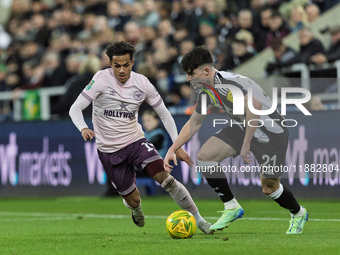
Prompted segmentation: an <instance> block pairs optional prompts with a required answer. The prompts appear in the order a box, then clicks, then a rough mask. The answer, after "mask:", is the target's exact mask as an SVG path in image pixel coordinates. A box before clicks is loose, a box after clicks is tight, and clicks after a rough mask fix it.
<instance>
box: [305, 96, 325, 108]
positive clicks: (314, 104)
mask: <svg viewBox="0 0 340 255" xmlns="http://www.w3.org/2000/svg"><path fill="white" fill-rule="evenodd" d="M304 106H305V107H306V108H307V110H309V111H322V110H325V107H324V105H323V104H322V101H321V99H320V97H319V96H316V95H312V97H311V99H310V100H309V101H308V102H307V103H306V104H305V105H304Z"/></svg>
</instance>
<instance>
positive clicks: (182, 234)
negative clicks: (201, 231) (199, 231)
mask: <svg viewBox="0 0 340 255" xmlns="http://www.w3.org/2000/svg"><path fill="white" fill-rule="evenodd" d="M166 232H167V233H168V234H169V236H170V237H171V238H175V239H181V238H190V237H192V236H193V234H195V232H196V220H195V217H194V216H193V215H192V214H191V213H189V212H187V211H184V210H179V211H176V212H173V213H172V214H170V215H169V217H168V218H167V219H166Z"/></svg>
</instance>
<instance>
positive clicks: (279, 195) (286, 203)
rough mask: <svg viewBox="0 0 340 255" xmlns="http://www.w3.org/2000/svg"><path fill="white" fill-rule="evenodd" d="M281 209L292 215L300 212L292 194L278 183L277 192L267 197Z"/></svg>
mask: <svg viewBox="0 0 340 255" xmlns="http://www.w3.org/2000/svg"><path fill="white" fill-rule="evenodd" d="M268 197H270V198H272V199H273V200H274V201H275V202H276V203H278V204H279V205H280V206H281V207H283V208H285V209H287V210H289V211H290V212H291V213H292V214H296V213H298V212H299V211H300V208H301V206H300V204H299V203H298V201H296V199H295V197H294V195H293V193H292V192H291V191H290V190H289V189H288V188H287V187H286V186H284V185H282V184H281V183H280V187H279V189H278V190H277V191H275V192H273V193H272V194H270V195H268Z"/></svg>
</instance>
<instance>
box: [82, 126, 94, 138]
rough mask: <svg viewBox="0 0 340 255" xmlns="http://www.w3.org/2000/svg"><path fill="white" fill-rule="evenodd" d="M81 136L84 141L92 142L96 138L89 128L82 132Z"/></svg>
mask: <svg viewBox="0 0 340 255" xmlns="http://www.w3.org/2000/svg"><path fill="white" fill-rule="evenodd" d="M81 136H82V137H83V138H84V141H88V140H92V138H93V137H95V134H94V132H93V130H91V129H89V128H83V129H82V130H81Z"/></svg>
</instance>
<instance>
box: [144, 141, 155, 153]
mask: <svg viewBox="0 0 340 255" xmlns="http://www.w3.org/2000/svg"><path fill="white" fill-rule="evenodd" d="M142 145H144V146H145V147H146V148H147V149H148V152H149V151H153V147H150V145H149V144H148V143H142Z"/></svg>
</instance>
